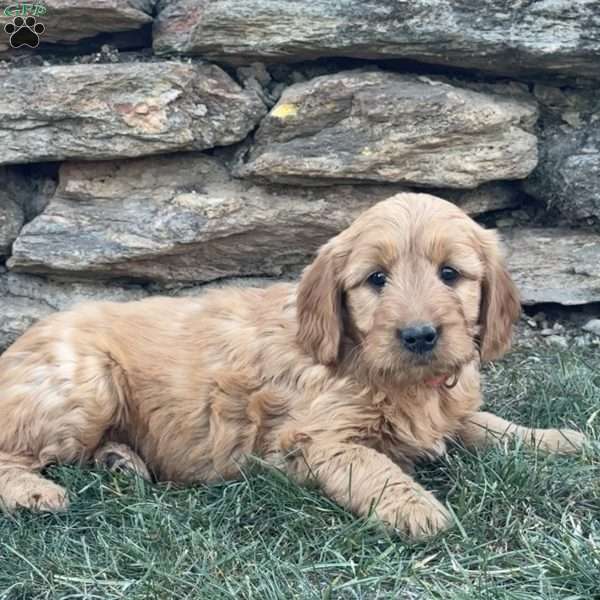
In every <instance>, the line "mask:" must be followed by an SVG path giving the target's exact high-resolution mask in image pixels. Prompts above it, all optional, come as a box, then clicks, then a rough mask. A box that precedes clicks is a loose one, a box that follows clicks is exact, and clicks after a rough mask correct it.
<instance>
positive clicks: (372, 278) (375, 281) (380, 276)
mask: <svg viewBox="0 0 600 600" xmlns="http://www.w3.org/2000/svg"><path fill="white" fill-rule="evenodd" d="M367 281H368V282H369V283H370V284H371V285H372V286H373V287H374V288H376V289H378V290H379V289H381V288H382V287H383V286H384V285H385V282H386V281H387V275H386V274H385V273H383V272H382V271H375V273H371V274H370V275H369V278H368V279H367Z"/></svg>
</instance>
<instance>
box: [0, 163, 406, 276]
mask: <svg viewBox="0 0 600 600" xmlns="http://www.w3.org/2000/svg"><path fill="white" fill-rule="evenodd" d="M402 189H403V188H402V187H401V186H398V185H392V186H389V185H365V186H328V187H324V188H308V189H304V188H296V187H292V188H282V187H276V186H261V185H254V184H253V183H251V182H246V181H237V180H234V179H232V178H231V176H230V174H229V172H228V171H227V170H226V168H225V167H224V166H223V164H221V163H220V162H219V161H218V160H217V159H216V158H213V157H210V156H206V155H202V154H184V155H173V156H167V157H154V158H146V159H138V160H130V161H122V162H98V163H90V162H83V163H65V164H63V166H62V168H61V172H60V182H59V187H58V190H57V193H56V195H55V196H54V198H53V199H52V201H51V203H50V204H49V205H48V207H47V208H46V210H45V211H44V212H43V213H42V214H41V215H40V216H39V217H37V218H36V219H34V220H33V221H32V222H31V223H28V224H27V225H26V226H25V227H24V228H23V230H22V232H21V235H20V236H19V238H17V241H16V242H15V244H14V245H13V255H12V257H11V259H10V260H9V263H8V264H9V267H10V268H11V269H13V270H15V271H27V272H30V273H52V274H55V275H56V274H61V275H69V276H77V277H80V276H84V277H94V278H97V277H105V278H119V277H120V278H123V277H127V278H133V279H136V280H143V281H158V282H173V281H187V282H205V281H210V280H214V279H218V278H222V277H229V276H249V275H269V276H279V275H281V274H283V273H286V272H289V271H297V270H299V269H300V268H301V267H302V266H303V265H304V264H305V263H306V262H307V260H308V258H309V256H310V255H311V254H312V252H314V250H315V249H316V248H317V247H318V246H319V245H320V244H321V243H323V242H324V241H325V240H327V239H328V238H329V237H331V236H332V235H334V234H335V233H337V232H338V231H339V230H340V229H342V228H344V227H345V226H347V225H348V224H349V223H350V222H351V221H352V219H353V218H354V217H355V216H356V215H357V214H358V213H360V212H361V211H362V210H364V209H365V208H367V207H368V206H370V205H372V204H374V203H375V202H377V201H379V200H382V199H384V198H386V197H388V196H391V195H393V194H394V193H397V192H398V191H401V190H402Z"/></svg>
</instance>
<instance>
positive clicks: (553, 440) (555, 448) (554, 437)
mask: <svg viewBox="0 0 600 600" xmlns="http://www.w3.org/2000/svg"><path fill="white" fill-rule="evenodd" d="M586 441H587V438H586V437H585V435H583V433H580V432H579V431H575V430H574V429H537V430H536V433H535V443H536V445H537V446H538V447H539V448H541V449H542V450H545V451H546V452H555V453H558V454H575V453H576V452H579V450H581V448H582V447H583V446H584V445H585V443H586Z"/></svg>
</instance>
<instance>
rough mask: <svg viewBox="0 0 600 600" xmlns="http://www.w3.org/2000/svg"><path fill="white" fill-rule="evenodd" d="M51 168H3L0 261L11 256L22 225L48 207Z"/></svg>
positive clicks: (0, 196)
mask: <svg viewBox="0 0 600 600" xmlns="http://www.w3.org/2000/svg"><path fill="white" fill-rule="evenodd" d="M49 171H51V169H48V168H38V169H36V170H35V172H34V173H32V172H31V171H30V170H29V169H28V168H26V167H21V166H19V167H12V166H11V167H0V260H2V259H3V258H5V257H6V256H8V255H9V254H10V248H11V246H12V243H13V241H14V240H15V238H16V237H17V235H18V234H19V231H20V230H21V228H22V227H23V224H24V223H25V222H26V221H28V220H31V219H32V218H33V217H35V216H36V215H38V214H39V213H40V212H42V210H43V209H44V208H45V206H46V204H47V203H48V200H49V199H50V196H52V195H53V194H54V189H55V187H56V186H55V185H54V183H53V181H52V179H51V176H50V173H49Z"/></svg>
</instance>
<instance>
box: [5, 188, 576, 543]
mask: <svg viewBox="0 0 600 600" xmlns="http://www.w3.org/2000/svg"><path fill="white" fill-rule="evenodd" d="M444 267H451V268H452V269H453V270H454V271H455V272H456V273H457V278H456V280H454V281H451V282H448V281H443V280H442V278H441V277H440V269H442V268H444ZM374 272H380V273H382V274H383V277H384V278H385V283H384V285H377V286H375V285H374V284H373V282H372V278H371V277H370V276H371V275H372V274H373V273H374ZM379 283H380V284H381V281H380V282H379ZM519 310H520V306H519V301H518V295H517V290H516V289H515V286H514V285H513V283H512V281H511V279H510V277H509V275H508V273H507V272H506V269H505V266H504V263H503V260H502V257H501V256H500V254H499V250H498V243H497V239H496V235H495V234H494V233H493V232H491V231H487V230H484V229H483V228H482V227H480V226H479V225H477V224H476V223H475V222H473V221H472V220H471V219H470V218H468V217H467V216H466V215H465V214H464V213H463V212H462V211H461V210H460V209H458V208H457V207H456V206H454V205H452V204H450V203H448V202H445V201H443V200H441V199H439V198H435V197H433V196H429V195H426V194H399V195H397V196H395V197H393V198H390V199H389V200H386V201H384V202H381V203H379V204H377V205H375V206H374V207H372V208H371V209H369V210H368V211H366V212H365V213H364V214H362V215H361V216H360V217H359V218H358V219H356V221H355V222H354V223H353V224H352V225H351V226H350V227H349V228H348V229H346V230H345V231H343V232H342V233H340V234H339V235H338V236H336V237H335V238H333V239H332V240H330V241H329V242H328V243H327V244H326V245H325V246H323V248H321V250H320V251H319V253H318V255H317V257H316V259H315V261H314V262H313V263H312V264H311V265H310V266H309V267H307V269H306V270H305V272H304V274H303V277H302V279H301V281H300V282H299V284H298V285H295V284H277V285H273V286H272V287H269V288H266V289H235V288H228V289H221V290H215V291H212V292H209V293H207V294H206V295H204V296H202V297H200V298H197V299H171V298H152V299H147V300H142V301H139V302H131V303H123V304H119V303H108V302H102V303H91V304H83V305H81V306H78V307H76V308H75V309H73V310H71V311H68V312H63V313H59V314H56V315H53V316H51V317H49V318H47V319H45V320H43V321H41V322H40V323H38V324H36V325H35V326H34V327H32V328H31V329H30V330H29V331H28V332H27V333H26V334H25V335H23V336H22V337H21V338H20V339H19V340H18V341H17V342H16V343H15V344H14V345H13V346H12V347H11V348H10V349H9V350H7V351H6V352H5V353H4V355H3V356H2V357H1V358H0V414H2V417H3V418H2V424H1V426H0V503H1V504H2V505H3V507H4V508H5V509H7V510H13V509H16V508H18V507H26V508H31V509H39V510H60V509H64V508H66V506H67V503H68V501H67V495H66V492H65V490H64V489H62V488H61V487H59V486H58V485H56V484H55V483H52V482H51V481H49V480H47V479H45V478H43V477H42V476H41V475H40V474H39V471H40V470H42V469H43V468H44V467H45V466H46V465H48V464H50V463H72V462H86V461H92V460H96V461H99V462H103V463H109V464H110V463H113V462H115V460H117V459H118V462H119V464H121V465H123V464H124V465H126V466H129V467H130V468H132V469H134V470H136V471H137V472H138V473H140V474H142V475H144V476H146V477H148V476H149V472H150V473H152V474H153V476H154V477H156V478H158V479H163V480H164V479H167V480H174V481H178V482H182V483H193V482H199V481H204V482H208V481H213V480H219V479H221V478H231V477H236V476H237V475H238V474H239V469H240V466H242V465H243V464H244V460H245V458H246V457H248V456H250V455H258V456H260V457H262V458H263V459H264V460H266V461H268V462H270V463H272V464H275V465H277V466H278V467H280V468H282V469H284V470H285V471H286V472H287V473H289V474H290V476H292V477H294V478H296V479H298V480H301V481H302V480H306V479H311V478H314V479H315V480H316V481H317V482H318V483H319V485H320V486H321V488H322V489H323V490H324V492H325V493H326V494H328V495H329V496H330V497H331V498H333V499H334V500H335V501H336V502H338V503H339V504H341V505H342V506H345V507H347V508H348V509H350V510H352V511H354V512H355V513H357V514H359V515H367V514H369V511H370V510H371V508H372V506H374V508H373V510H374V514H375V515H376V516H377V517H378V518H379V519H380V520H381V521H382V522H383V523H385V524H386V525H388V526H390V527H395V528H397V529H398V530H400V531H402V532H404V533H405V534H407V535H408V536H409V537H411V538H419V537H424V536H428V535H432V534H434V533H436V532H437V531H439V530H440V529H442V528H444V527H446V526H447V525H448V524H449V513H448V511H447V510H446V508H445V507H444V506H443V505H442V504H441V503H440V502H439V501H438V500H436V499H435V497H434V496H433V495H432V494H431V493H430V492H428V491H426V490H425V489H424V488H423V487H421V486H420V485H419V484H417V483H416V482H415V481H414V480H413V478H412V476H411V469H412V465H413V464H414V462H415V461H417V460H419V459H423V458H428V457H435V456H437V455H439V454H440V453H442V452H444V451H445V444H446V441H447V440H450V439H459V440H462V442H463V443H465V444H468V445H482V444H486V443H497V442H498V440H500V439H501V438H503V437H506V436H518V437H520V438H522V439H523V440H525V441H526V442H530V443H533V444H536V445H539V446H542V447H543V448H545V449H547V450H550V451H564V452H570V451H573V450H575V449H577V448H578V447H579V446H580V445H581V444H582V443H583V436H582V435H581V434H579V433H577V432H574V431H569V430H561V431H559V430H539V429H528V428H526V427H521V426H518V425H514V424H511V423H509V422H507V421H504V420H503V419H500V418H498V417H495V416H493V415H491V414H488V413H484V412H478V411H479V407H480V404H481V394H480V383H479V359H480V357H481V358H482V359H484V360H487V359H493V358H497V357H499V356H501V355H502V354H503V353H504V352H505V351H506V350H507V349H508V347H509V345H510V338H511V328H512V324H513V322H514V321H515V320H516V319H517V317H518V315H519ZM422 323H428V324H431V325H432V326H433V327H434V328H435V331H436V332H438V334H439V337H438V338H437V342H436V345H435V347H434V348H433V350H432V351H427V352H425V353H420V352H414V351H411V350H410V349H407V346H406V345H403V343H402V342H401V335H400V334H401V332H402V331H405V330H406V328H409V327H411V326H412V325H414V324H422ZM444 381H445V382H446V383H447V384H448V383H450V382H456V385H454V386H453V387H451V386H450V385H446V384H444V383H443V382H444ZM115 457H117V458H116V459H115ZM148 471H149V472H148Z"/></svg>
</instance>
